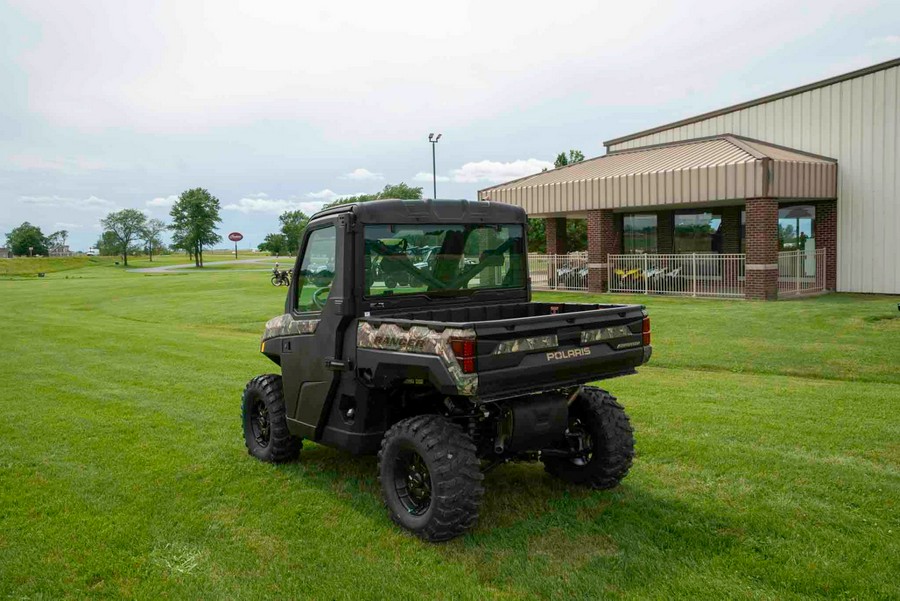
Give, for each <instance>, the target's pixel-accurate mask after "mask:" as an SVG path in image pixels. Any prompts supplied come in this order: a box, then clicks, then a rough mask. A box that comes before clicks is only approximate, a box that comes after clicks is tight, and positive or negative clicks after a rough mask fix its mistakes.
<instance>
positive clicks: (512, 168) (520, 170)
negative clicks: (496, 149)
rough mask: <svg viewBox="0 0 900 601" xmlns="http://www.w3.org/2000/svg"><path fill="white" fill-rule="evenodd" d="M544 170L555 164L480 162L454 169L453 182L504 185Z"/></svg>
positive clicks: (527, 161) (530, 161)
mask: <svg viewBox="0 0 900 601" xmlns="http://www.w3.org/2000/svg"><path fill="white" fill-rule="evenodd" d="M544 169H553V163H550V162H548V161H542V160H540V159H519V160H517V161H510V162H508V163H501V162H499V161H478V162H472V163H466V164H465V165H463V166H462V167H460V168H459V169H454V170H453V171H452V173H453V181H454V182H457V183H461V184H473V183H476V182H491V183H495V184H502V183H503V182H508V181H509V180H512V179H518V178H520V177H525V176H526V175H534V174H535V173H540V172H541V171H542V170H544Z"/></svg>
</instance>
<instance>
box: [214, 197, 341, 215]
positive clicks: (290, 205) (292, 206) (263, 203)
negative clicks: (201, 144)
mask: <svg viewBox="0 0 900 601" xmlns="http://www.w3.org/2000/svg"><path fill="white" fill-rule="evenodd" d="M329 200H330V199H329ZM325 202H326V201H324V200H312V201H302V200H296V199H287V198H250V197H244V198H241V199H240V200H238V201H237V202H232V203H229V204H227V205H225V206H224V207H223V208H224V209H225V210H226V211H238V212H240V213H244V214H245V215H248V214H250V213H268V214H271V215H280V214H281V213H284V212H285V211H297V210H300V211H303V212H304V213H306V214H307V215H311V214H313V213H315V212H316V211H318V210H319V209H321V208H322V205H323V204H325Z"/></svg>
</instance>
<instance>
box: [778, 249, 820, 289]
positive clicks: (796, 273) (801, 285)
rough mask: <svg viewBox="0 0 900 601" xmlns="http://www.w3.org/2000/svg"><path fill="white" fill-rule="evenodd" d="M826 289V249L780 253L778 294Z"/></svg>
mask: <svg viewBox="0 0 900 601" xmlns="http://www.w3.org/2000/svg"><path fill="white" fill-rule="evenodd" d="M824 290H825V249H824V248H819V249H816V250H792V251H787V252H780V253H778V296H782V297H784V296H797V295H800V294H811V293H816V292H823V291H824Z"/></svg>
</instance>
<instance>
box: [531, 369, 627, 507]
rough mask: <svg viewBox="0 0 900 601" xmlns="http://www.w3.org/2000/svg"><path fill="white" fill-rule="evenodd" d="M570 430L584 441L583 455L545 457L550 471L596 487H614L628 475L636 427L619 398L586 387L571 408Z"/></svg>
mask: <svg viewBox="0 0 900 601" xmlns="http://www.w3.org/2000/svg"><path fill="white" fill-rule="evenodd" d="M569 433H570V435H574V437H573V439H574V440H576V441H580V442H579V443H578V444H579V446H580V447H581V448H580V449H578V450H579V451H580V452H581V454H580V456H578V457H571V458H564V457H547V458H545V459H544V469H546V470H547V472H548V473H550V474H552V475H554V476H556V477H558V478H560V479H562V480H565V481H566V482H571V483H572V484H580V485H582V486H588V487H590V488H595V489H606V488H613V487H615V486H616V485H618V484H619V482H621V481H622V479H623V478H624V477H625V476H626V475H627V474H628V470H629V469H630V468H631V463H632V460H633V459H634V430H633V429H632V427H631V422H630V420H629V419H628V415H626V413H625V408H624V407H622V405H620V404H619V403H618V401H616V397H614V396H612V395H611V394H609V393H608V392H606V391H605V390H601V389H599V388H594V387H589V386H586V387H584V388H583V389H582V390H581V392H580V393H579V395H578V398H577V399H575V402H573V403H572V405H571V407H569Z"/></svg>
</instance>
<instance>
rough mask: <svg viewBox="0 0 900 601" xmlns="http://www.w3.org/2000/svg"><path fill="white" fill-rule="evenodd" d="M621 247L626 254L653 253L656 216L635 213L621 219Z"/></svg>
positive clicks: (655, 247) (654, 250)
mask: <svg viewBox="0 0 900 601" xmlns="http://www.w3.org/2000/svg"><path fill="white" fill-rule="evenodd" d="M622 245H623V247H624V250H625V253H626V254H635V253H655V252H656V249H657V246H656V214H654V213H637V214H632V215H624V216H623V219H622Z"/></svg>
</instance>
